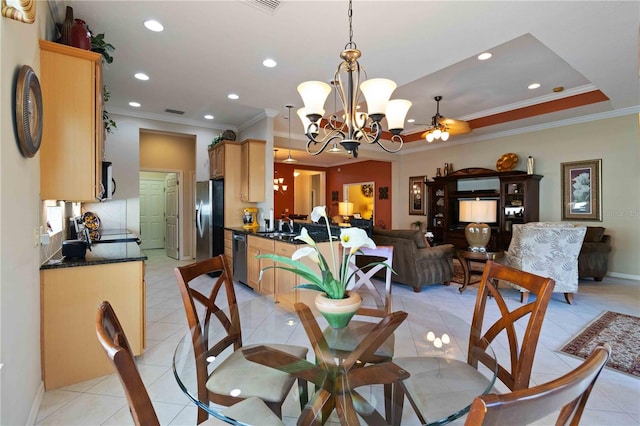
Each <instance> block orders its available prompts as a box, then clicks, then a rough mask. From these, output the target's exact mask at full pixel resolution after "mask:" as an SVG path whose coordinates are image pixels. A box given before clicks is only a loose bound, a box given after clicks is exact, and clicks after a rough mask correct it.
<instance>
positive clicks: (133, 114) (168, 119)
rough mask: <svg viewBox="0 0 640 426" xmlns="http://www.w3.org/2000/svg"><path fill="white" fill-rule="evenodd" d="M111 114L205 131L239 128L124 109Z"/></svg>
mask: <svg viewBox="0 0 640 426" xmlns="http://www.w3.org/2000/svg"><path fill="white" fill-rule="evenodd" d="M109 113H111V114H118V115H124V116H126V117H135V118H142V119H145V120H155V121H164V122H167V123H174V124H184V125H188V126H195V127H203V128H205V129H213V130H223V131H224V130H227V129H228V130H233V131H235V132H237V131H238V128H237V127H236V126H233V125H231V124H224V123H211V124H210V125H207V123H203V122H201V121H197V120H191V119H188V118H181V117H171V116H168V115H164V114H154V113H149V112H136V111H131V110H129V109H122V108H109Z"/></svg>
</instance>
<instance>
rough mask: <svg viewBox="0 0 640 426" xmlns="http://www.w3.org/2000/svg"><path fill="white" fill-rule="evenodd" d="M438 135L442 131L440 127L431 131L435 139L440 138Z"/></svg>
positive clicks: (440, 134)
mask: <svg viewBox="0 0 640 426" xmlns="http://www.w3.org/2000/svg"><path fill="white" fill-rule="evenodd" d="M440 136H442V131H441V130H440V129H435V130H434V131H433V137H434V138H436V139H440Z"/></svg>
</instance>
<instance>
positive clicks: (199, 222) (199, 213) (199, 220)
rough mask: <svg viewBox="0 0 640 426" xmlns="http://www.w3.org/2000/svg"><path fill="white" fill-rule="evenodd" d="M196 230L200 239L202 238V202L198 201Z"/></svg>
mask: <svg viewBox="0 0 640 426" xmlns="http://www.w3.org/2000/svg"><path fill="white" fill-rule="evenodd" d="M196 229H197V230H198V233H199V234H200V238H202V237H203V236H204V229H203V228H202V200H200V204H198V208H197V209H196Z"/></svg>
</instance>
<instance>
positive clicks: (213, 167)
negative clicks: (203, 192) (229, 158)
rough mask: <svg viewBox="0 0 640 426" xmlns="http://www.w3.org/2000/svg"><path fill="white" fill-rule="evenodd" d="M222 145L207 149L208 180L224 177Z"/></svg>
mask: <svg viewBox="0 0 640 426" xmlns="http://www.w3.org/2000/svg"><path fill="white" fill-rule="evenodd" d="M224 149H225V148H224V143H219V144H217V145H215V146H213V147H211V148H209V179H221V178H223V177H224Z"/></svg>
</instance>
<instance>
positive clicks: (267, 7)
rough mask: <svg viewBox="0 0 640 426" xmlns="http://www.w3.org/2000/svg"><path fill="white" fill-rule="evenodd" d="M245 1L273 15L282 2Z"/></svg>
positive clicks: (269, 0) (272, 0)
mask: <svg viewBox="0 0 640 426" xmlns="http://www.w3.org/2000/svg"><path fill="white" fill-rule="evenodd" d="M243 3H244V4H248V5H249V6H253V7H255V8H256V9H260V10H261V11H263V12H266V13H268V14H270V15H273V14H274V13H275V11H276V9H277V8H278V6H280V3H282V2H281V1H279V0H244V1H243Z"/></svg>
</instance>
